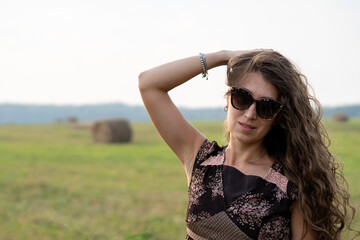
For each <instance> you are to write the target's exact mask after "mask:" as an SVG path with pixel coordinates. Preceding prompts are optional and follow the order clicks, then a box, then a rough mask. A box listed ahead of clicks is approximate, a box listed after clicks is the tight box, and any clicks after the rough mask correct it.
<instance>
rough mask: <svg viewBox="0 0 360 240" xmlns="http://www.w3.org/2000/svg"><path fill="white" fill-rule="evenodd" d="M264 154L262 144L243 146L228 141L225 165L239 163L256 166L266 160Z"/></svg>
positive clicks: (237, 142) (239, 143)
mask: <svg viewBox="0 0 360 240" xmlns="http://www.w3.org/2000/svg"><path fill="white" fill-rule="evenodd" d="M266 153H267V151H266V148H265V146H264V144H263V142H258V143H252V144H244V143H241V142H239V141H232V140H230V142H229V145H228V147H227V148H226V163H227V164H228V165H231V166H233V165H235V164H239V163H253V164H257V163H260V162H261V161H262V160H264V159H266V158H264V156H265V155H266Z"/></svg>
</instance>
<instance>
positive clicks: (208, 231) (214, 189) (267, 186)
mask: <svg viewBox="0 0 360 240" xmlns="http://www.w3.org/2000/svg"><path fill="white" fill-rule="evenodd" d="M224 152H225V147H219V146H218V144H217V143H216V142H212V143H211V142H209V141H208V140H206V141H205V142H204V143H203V145H202V146H201V148H200V150H199V152H198V154H197V156H196V159H195V163H194V166H193V170H192V176H191V181H190V184H189V204H188V210H187V215H186V224H187V237H186V239H194V240H203V239H217V240H219V239H226V240H232V239H291V223H290V219H291V213H290V210H289V208H290V206H291V204H292V203H293V202H294V201H295V200H296V199H297V188H296V186H295V185H294V184H293V183H292V182H291V181H289V180H288V179H287V178H286V177H285V176H284V174H283V169H282V167H281V166H280V165H279V164H277V163H274V164H273V165H272V166H271V168H270V169H269V171H268V173H267V174H266V176H265V177H264V178H261V177H258V176H252V175H245V174H243V173H242V172H240V171H239V170H237V169H235V168H233V167H230V166H226V165H224Z"/></svg>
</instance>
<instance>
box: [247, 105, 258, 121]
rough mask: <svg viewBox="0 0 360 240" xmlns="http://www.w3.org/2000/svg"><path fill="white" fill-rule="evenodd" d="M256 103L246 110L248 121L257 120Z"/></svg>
mask: <svg viewBox="0 0 360 240" xmlns="http://www.w3.org/2000/svg"><path fill="white" fill-rule="evenodd" d="M255 104H256V102H253V103H252V104H251V105H250V107H249V108H248V109H246V110H245V117H246V118H248V119H256V118H257V113H256V105H255Z"/></svg>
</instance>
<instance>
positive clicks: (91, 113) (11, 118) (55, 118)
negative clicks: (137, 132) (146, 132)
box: [0, 103, 360, 124]
mask: <svg viewBox="0 0 360 240" xmlns="http://www.w3.org/2000/svg"><path fill="white" fill-rule="evenodd" d="M180 111H181V112H182V113H183V114H184V116H185V117H186V118H187V119H189V120H222V119H225V117H226V112H224V109H223V108H221V107H218V108H199V109H190V108H180ZM338 113H341V114H346V115H347V116H348V117H350V118H351V117H360V104H359V105H352V106H339V107H325V108H323V117H324V118H330V117H332V116H333V115H334V114H338ZM69 117H76V119H77V121H79V122H93V121H97V120H100V119H106V118H118V117H121V118H125V119H128V120H129V121H149V120H150V118H149V116H148V114H147V112H146V109H145V108H144V107H143V106H131V105H126V104H122V103H109V104H93V105H79V106H74V105H64V106H58V105H25V104H0V124H8V123H20V124H22V123H51V122H67V121H68V119H69Z"/></svg>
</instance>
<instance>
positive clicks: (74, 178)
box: [0, 119, 360, 240]
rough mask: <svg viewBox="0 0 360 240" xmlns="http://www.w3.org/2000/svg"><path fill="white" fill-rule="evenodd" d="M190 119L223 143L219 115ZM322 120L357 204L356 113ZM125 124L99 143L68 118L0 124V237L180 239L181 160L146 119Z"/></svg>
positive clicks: (359, 123) (359, 225)
mask: <svg viewBox="0 0 360 240" xmlns="http://www.w3.org/2000/svg"><path fill="white" fill-rule="evenodd" d="M193 124H194V125H195V126H196V127H198V128H199V129H200V131H202V132H203V133H204V134H205V135H206V136H207V137H208V138H209V139H211V140H217V141H219V142H220V143H225V141H224V136H223V133H222V130H223V127H222V122H220V121H207V122H194V123H193ZM324 124H325V126H326V128H327V130H328V133H329V135H330V138H331V141H332V145H331V147H330V148H331V151H332V152H333V153H334V154H335V155H336V156H337V157H338V158H339V159H340V160H341V161H343V162H344V173H345V176H346V178H347V180H348V182H349V189H350V192H351V199H352V200H351V201H352V205H353V206H354V207H355V208H356V209H359V210H360V187H359V185H358V183H359V182H360V151H359V146H360V120H358V119H352V120H350V121H349V122H346V123H337V122H332V121H331V120H325V121H324ZM132 129H133V132H134V136H133V141H132V142H131V143H127V144H107V145H104V144H94V143H92V140H91V134H90V130H89V129H87V128H74V127H72V126H71V125H67V124H48V125H15V124H13V125H0V169H1V173H0V239H1V240H3V239H4V240H5V239H6V240H20V239H21V240H26V239H37V240H50V239H51V240H53V239H76V240H78V239H80V240H85V239H89V240H90V239H91V240H95V239H96V240H100V239H101V240H103V239H104V240H105V239H109V240H115V239H116V240H117V239H125V240H130V239H133V240H143V239H149V240H165V239H175V240H176V239H185V222H184V218H185V213H186V206H187V182H186V176H185V173H184V171H183V169H182V166H181V164H180V163H179V162H178V160H177V159H176V157H175V155H174V154H173V153H172V152H171V151H170V149H169V148H168V147H167V146H166V145H165V143H164V142H163V141H162V139H161V138H160V137H159V136H158V134H157V132H156V130H155V129H154V127H153V126H152V124H151V123H133V124H132ZM353 227H354V228H356V229H360V215H359V213H357V215H356V218H355V221H354V225H353ZM344 239H348V235H346V236H344Z"/></svg>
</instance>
